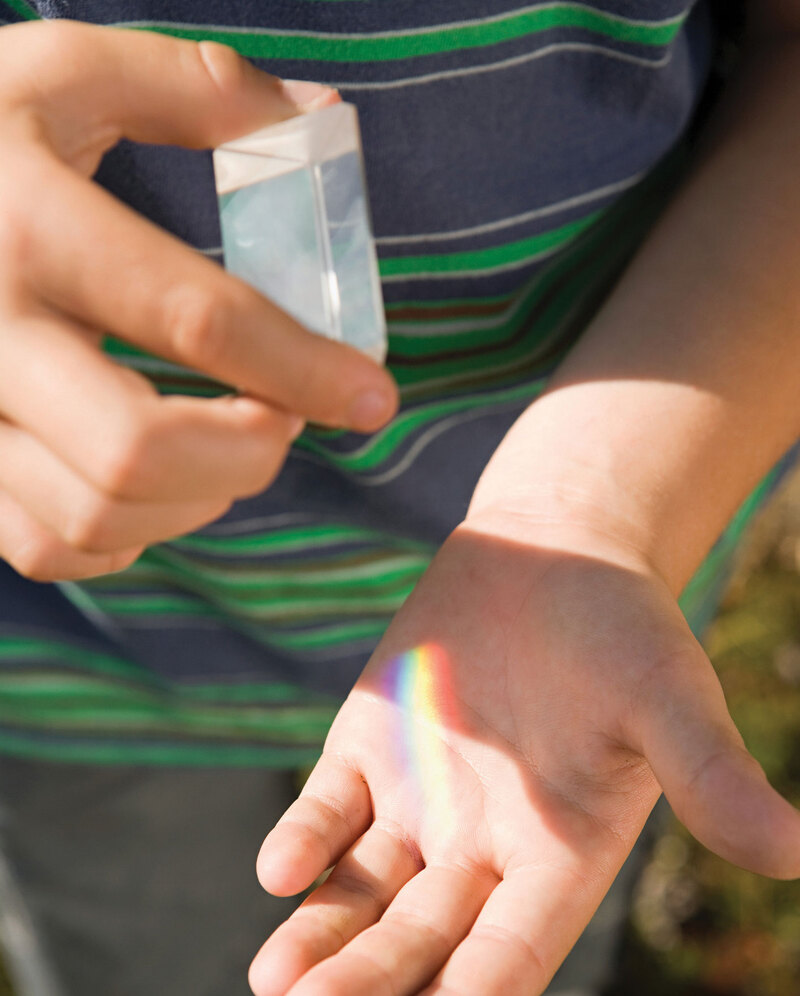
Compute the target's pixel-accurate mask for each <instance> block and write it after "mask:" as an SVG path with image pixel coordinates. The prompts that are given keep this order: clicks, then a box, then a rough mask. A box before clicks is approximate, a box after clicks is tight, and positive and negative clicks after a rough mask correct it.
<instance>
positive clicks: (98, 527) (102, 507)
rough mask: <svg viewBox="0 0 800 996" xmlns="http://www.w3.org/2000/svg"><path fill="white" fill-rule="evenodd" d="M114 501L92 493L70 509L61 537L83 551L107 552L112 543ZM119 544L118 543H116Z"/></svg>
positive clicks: (112, 546) (74, 547)
mask: <svg viewBox="0 0 800 996" xmlns="http://www.w3.org/2000/svg"><path fill="white" fill-rule="evenodd" d="M115 504H116V503H115V502H113V501H110V500H109V499H107V498H104V497H102V496H100V495H96V494H92V495H89V496H87V498H86V499H85V500H84V501H83V502H82V503H81V504H80V505H77V506H74V507H73V508H71V509H70V512H69V515H68V517H67V521H66V523H65V526H64V529H63V532H62V538H63V539H64V541H65V542H66V543H68V544H69V546H71V547H72V548H73V549H76V550H80V551H82V552H84V553H107V552H109V547H110V546H111V548H112V549H113V548H114V544H113V521H114V511H115ZM118 545H119V544H118Z"/></svg>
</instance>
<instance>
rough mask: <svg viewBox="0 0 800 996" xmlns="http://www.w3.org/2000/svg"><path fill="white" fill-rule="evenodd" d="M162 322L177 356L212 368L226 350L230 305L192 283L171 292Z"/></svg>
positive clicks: (230, 334)
mask: <svg viewBox="0 0 800 996" xmlns="http://www.w3.org/2000/svg"><path fill="white" fill-rule="evenodd" d="M165 324H166V333H167V336H168V338H169V341H170V343H171V345H172V348H173V350H174V351H175V354H176V356H177V357H178V359H180V360H181V361H183V362H185V363H188V364H190V365H191V366H196V367H200V368H201V369H204V370H212V371H213V369H214V368H215V367H216V366H217V364H218V363H219V361H220V360H221V359H222V358H223V357H224V356H225V355H226V353H227V352H228V350H229V346H230V342H231V337H232V332H231V329H232V327H233V322H232V321H231V306H230V304H229V303H228V302H227V301H226V300H225V299H224V298H223V297H222V295H221V294H219V293H217V292H215V291H213V290H209V289H206V288H203V287H199V286H197V285H193V286H190V287H182V288H180V289H178V290H175V291H173V293H172V294H171V296H170V300H169V301H168V302H167V304H166V315H165Z"/></svg>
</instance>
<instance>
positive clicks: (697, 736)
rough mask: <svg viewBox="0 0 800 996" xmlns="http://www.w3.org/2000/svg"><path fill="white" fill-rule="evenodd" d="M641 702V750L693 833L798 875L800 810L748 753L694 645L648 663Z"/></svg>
mask: <svg viewBox="0 0 800 996" xmlns="http://www.w3.org/2000/svg"><path fill="white" fill-rule="evenodd" d="M640 705H641V707H642V713H641V716H640V731H641V734H640V735H641V744H642V750H643V752H644V754H645V756H646V757H647V759H648V761H649V763H650V765H651V767H652V769H653V772H654V774H655V776H656V778H657V779H658V781H659V782H660V784H661V786H662V788H663V789H664V793H665V794H666V796H667V799H668V800H669V802H670V804H671V805H672V808H673V809H674V811H675V813H676V815H677V816H678V818H679V819H680V820H681V821H682V822H683V823H684V824H685V825H686V827H687V828H688V829H689V830H690V831H691V832H692V833H693V834H694V835H695V837H697V839H698V840H699V841H701V843H703V844H705V846H706V847H708V848H710V849H711V850H712V851H715V852H716V853H717V854H719V855H720V856H721V857H723V858H726V859H727V860H728V861H732V862H733V863H734V864H737V865H739V866H741V867H742V868H746V869H748V870H749V871H754V872H758V873H760V874H762V875H769V876H771V877H774V878H796V877H798V876H800V813H798V811H797V810H796V809H795V808H794V807H793V806H791V805H790V804H789V803H788V802H787V801H786V800H785V799H784V798H782V797H781V796H780V795H779V794H778V793H777V792H776V791H775V790H774V789H773V788H772V787H771V786H770V784H769V782H768V781H767V779H766V777H765V775H764V772H763V771H762V769H761V767H760V765H759V764H758V762H757V761H756V760H755V759H754V758H753V757H752V756H751V755H750V754H749V753H748V752H747V750H746V748H745V746H744V744H743V742H742V738H741V736H740V734H739V731H738V730H737V729H736V727H735V726H734V723H733V720H732V719H731V717H730V715H729V713H728V710H727V707H726V705H725V699H724V696H723V693H722V689H721V687H720V684H719V681H718V680H717V677H716V675H715V674H714V671H713V669H712V667H711V665H710V663H709V662H708V659H707V658H706V657H705V655H704V654H703V653H702V651H701V650H700V649H699V647H698V648H697V652H696V654H694V655H692V656H691V657H690V658H689V659H688V660H687V659H681V660H679V659H677V658H676V659H675V660H674V661H671V662H669V663H666V664H664V665H662V666H660V667H658V668H656V669H653V671H652V674H651V676H650V677H649V678H648V679H647V680H646V682H645V684H644V685H643V686H642V695H641V698H640Z"/></svg>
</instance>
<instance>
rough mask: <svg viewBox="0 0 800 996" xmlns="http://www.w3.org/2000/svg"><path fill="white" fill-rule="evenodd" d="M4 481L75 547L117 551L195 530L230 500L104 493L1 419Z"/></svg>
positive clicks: (0, 470) (19, 499)
mask: <svg viewBox="0 0 800 996" xmlns="http://www.w3.org/2000/svg"><path fill="white" fill-rule="evenodd" d="M0 483H2V486H3V488H4V490H5V491H6V492H7V493H8V494H9V495H11V497H12V498H14V500H15V501H17V502H18V503H19V504H20V505H21V506H22V507H23V508H25V509H26V511H28V512H29V513H30V514H31V515H32V516H33V517H34V518H36V519H37V520H38V521H39V522H40V523H41V524H42V525H43V526H44V527H45V528H47V529H49V530H51V531H52V532H54V533H55V534H56V536H57V537H58V538H59V539H60V540H62V541H63V542H64V543H66V544H67V545H68V546H69V547H72V548H73V549H75V550H81V551H83V552H85V553H101V554H107V553H116V552H118V551H120V550H130V549H132V548H134V547H141V546H148V545H150V544H152V543H157V542H160V541H162V540H167V539H172V538H173V537H175V536H180V535H183V534H184V533H189V532H192V531H193V530H195V529H199V528H200V527H201V526H204V525H206V524H207V523H209V522H213V521H214V520H215V519H218V518H219V517H220V516H221V515H223V514H224V513H225V512H226V511H227V509H228V507H229V505H230V502H229V501H220V500H216V501H205V502H203V501H187V502H174V501H173V502H161V503H158V502H148V501H124V500H120V499H116V498H111V497H109V496H107V495H104V494H103V493H102V492H100V491H99V490H98V489H97V488H94V487H92V486H91V485H90V484H89V483H88V482H87V481H86V480H85V479H84V478H82V477H81V476H80V475H78V474H76V473H75V471H73V470H72V469H71V468H70V467H68V466H67V465H66V464H65V463H63V462H62V461H61V460H59V459H58V457H56V456H55V455H54V454H53V453H52V452H51V451H50V450H48V449H47V447H45V446H43V445H42V443H40V442H39V441H38V440H37V439H35V438H34V437H33V436H31V435H30V434H29V433H27V432H25V431H23V430H22V429H19V428H17V427H16V426H12V425H10V424H9V423H8V422H4V421H2V420H0Z"/></svg>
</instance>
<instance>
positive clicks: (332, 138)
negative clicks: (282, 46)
mask: <svg viewBox="0 0 800 996" xmlns="http://www.w3.org/2000/svg"><path fill="white" fill-rule="evenodd" d="M214 172H215V175H216V182H217V196H218V198H219V214H220V225H221V229H222V248H223V253H224V256H225V267H226V269H227V270H229V271H230V272H231V273H234V274H236V276H238V277H241V278H242V279H243V280H246V281H247V282H248V283H250V284H252V286H253V287H255V288H256V289H257V290H259V291H260V292H261V293H262V294H264V295H265V296H266V297H269V298H271V299H272V300H273V301H274V302H275V303H276V304H278V305H279V306H280V307H281V308H283V309H284V310H285V311H287V312H289V314H291V315H292V316H293V317H294V318H296V319H297V320H298V321H299V322H301V323H302V324H303V325H305V326H306V327H307V328H309V329H311V331H312V332H318V333H320V334H322V335H325V336H328V337H329V338H331V339H338V340H340V341H342V342H347V343H350V345H352V346H355V347H356V348H357V349H360V350H362V351H363V352H365V353H367V354H368V355H369V356H371V357H373V359H375V360H378V361H379V362H382V361H383V360H384V359H385V357H386V319H385V316H384V310H383V298H382V296H381V285H380V277H379V275H378V262H377V258H376V254H375V243H374V240H373V237H372V228H371V224H370V218H369V207H368V202H367V194H366V184H365V180H364V166H363V157H362V153H361V138H360V134H359V128H358V117H357V114H356V109H355V107H353V105H352V104H346V103H339V104H334V105H333V106H331V107H325V108H322V109H321V110H318V111H310V112H308V113H306V114H300V115H298V116H297V117H294V118H290V119H289V120H287V121H282V122H280V123H279V124H276V125H271V126H270V127H268V128H263V129H261V130H260V131H257V132H253V133H252V134H251V135H246V136H244V137H243V138H239V139H236V140H235V141H232V142H227V143H226V144H225V145H221V146H220V147H219V148H217V149H215V150H214Z"/></svg>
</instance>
